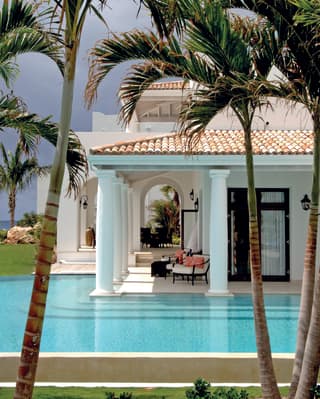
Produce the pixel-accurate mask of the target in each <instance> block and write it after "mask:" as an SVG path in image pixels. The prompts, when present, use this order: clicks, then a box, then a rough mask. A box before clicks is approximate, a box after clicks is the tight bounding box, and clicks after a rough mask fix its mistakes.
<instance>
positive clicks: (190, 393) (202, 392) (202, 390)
mask: <svg viewBox="0 0 320 399" xmlns="http://www.w3.org/2000/svg"><path fill="white" fill-rule="evenodd" d="M209 388H210V383H209V382H207V381H206V380H204V379H203V378H197V379H196V381H195V382H194V389H188V390H187V391H186V397H187V399H200V398H204V399H210V398H211V392H210V391H209Z"/></svg>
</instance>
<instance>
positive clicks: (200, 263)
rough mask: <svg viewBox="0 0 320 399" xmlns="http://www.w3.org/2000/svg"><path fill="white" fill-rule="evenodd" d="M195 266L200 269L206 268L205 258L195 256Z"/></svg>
mask: <svg viewBox="0 0 320 399" xmlns="http://www.w3.org/2000/svg"><path fill="white" fill-rule="evenodd" d="M193 264H194V266H195V267H199V268H201V269H203V268H204V257H203V256H194V257H193Z"/></svg>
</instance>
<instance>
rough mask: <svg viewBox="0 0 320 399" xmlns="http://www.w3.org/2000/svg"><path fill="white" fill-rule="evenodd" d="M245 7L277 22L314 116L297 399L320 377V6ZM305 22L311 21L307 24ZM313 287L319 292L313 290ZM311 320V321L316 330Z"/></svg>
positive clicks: (297, 1) (282, 63)
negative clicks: (318, 266)
mask: <svg viewBox="0 0 320 399" xmlns="http://www.w3.org/2000/svg"><path fill="white" fill-rule="evenodd" d="M230 4H232V5H234V6H239V7H243V6H244V3H243V2H242V1H241V0H239V1H237V0H234V1H230ZM245 6H246V7H247V8H248V9H250V10H252V11H255V12H257V13H258V14H260V15H262V16H264V17H267V18H268V20H269V21H271V22H272V23H273V24H274V26H275V29H276V30H277V34H278V37H279V40H280V42H281V43H282V52H281V53H280V54H279V57H277V58H276V59H275V62H276V65H277V66H278V68H279V69H280V70H281V71H282V72H283V73H284V75H285V76H286V77H287V78H288V79H289V84H288V86H289V91H288V94H289V96H290V95H291V94H292V93H293V99H294V100H295V101H299V102H301V103H302V104H304V105H305V106H306V108H307V109H308V111H309V112H310V115H311V117H312V120H313V134H314V151H313V178H312V188H311V211H310V215H309V224H308V232H307V242H306V250H305V258H304V269H303V280H302V289H301V301H300V313H299V322H298V334H297V344H296V354H295V361H294V368H293V375H292V381H291V387H290V393H289V398H290V399H293V398H295V397H297V398H299V399H300V398H309V397H310V389H311V388H312V387H313V386H314V385H315V384H316V382H317V375H318V370H319V361H318V359H317V358H315V357H314V354H315V353H317V349H316V348H317V347H318V348H319V345H320V336H319V330H318V331H315V328H314V326H318V325H319V323H320V320H319V312H316V311H314V310H313V307H317V308H319V301H320V295H319V285H320V279H319V277H318V278H317V283H316V285H315V262H316V248H317V235H318V214H319V177H320V175H319V168H320V94H319V93H320V86H319V82H320V68H319V65H320V58H319V52H318V47H319V35H318V32H317V28H318V26H319V24H318V21H319V18H318V17H317V14H319V5H318V3H317V2H314V1H304V0H290V1H287V0H282V1H278V0H277V1H265V0H257V1H255V0H248V1H247V0H246V2H245ZM312 9H313V12H312ZM310 12H311V14H310ZM297 13H298V14H300V15H299V16H298V17H296V15H297ZM312 15H313V16H312ZM310 17H311V18H310ZM296 19H297V20H298V22H299V21H302V22H304V24H297V23H296V22H295V21H296ZM306 21H307V24H305V22H306ZM290 88H291V94H290ZM315 287H316V292H315V291H314V290H315ZM311 312H312V313H311ZM310 323H311V325H313V329H312V330H313V331H312V330H311V326H310ZM309 326H310V327H309ZM316 328H318V327H316ZM309 331H310V333H309ZM307 337H308V341H309V342H310V341H311V342H310V344H309V346H308V349H307V347H306V342H307ZM306 356H307V357H308V358H309V360H308V361H306ZM302 369H304V371H303V377H302V375H301V373H302ZM298 386H299V389H298ZM297 389H298V390H297Z"/></svg>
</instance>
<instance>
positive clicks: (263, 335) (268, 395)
mask: <svg viewBox="0 0 320 399" xmlns="http://www.w3.org/2000/svg"><path fill="white" fill-rule="evenodd" d="M245 145H246V167H247V179H248V210H249V242H250V268H251V289H252V301H253V309H254V323H255V333H256V345H257V353H258V363H259V370H260V382H261V388H262V396H263V398H264V399H281V395H280V392H279V389H278V385H277V380H276V376H275V372H274V367H273V362H272V353H271V346H270V337H269V332H268V325H267V319H266V314H265V305H264V296H263V283H262V271H261V257H260V236H259V224H258V213H257V201H256V191H255V183H254V168H253V155H252V144H251V130H250V131H249V130H245Z"/></svg>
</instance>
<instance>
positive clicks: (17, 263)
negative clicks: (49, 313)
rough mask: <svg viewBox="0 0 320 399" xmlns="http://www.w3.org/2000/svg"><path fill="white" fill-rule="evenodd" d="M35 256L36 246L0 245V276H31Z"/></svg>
mask: <svg viewBox="0 0 320 399" xmlns="http://www.w3.org/2000/svg"><path fill="white" fill-rule="evenodd" d="M35 256H36V245H34V244H0V276H14V275H23V274H24V275H26V274H31V273H32V272H33V270H34V264H35ZM0 397H1V396H0Z"/></svg>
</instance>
